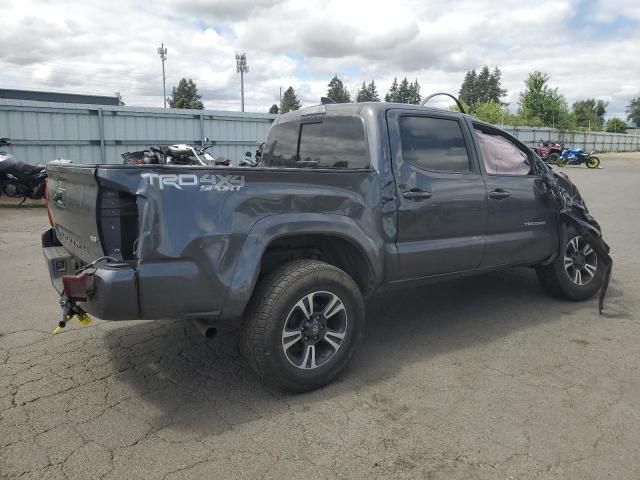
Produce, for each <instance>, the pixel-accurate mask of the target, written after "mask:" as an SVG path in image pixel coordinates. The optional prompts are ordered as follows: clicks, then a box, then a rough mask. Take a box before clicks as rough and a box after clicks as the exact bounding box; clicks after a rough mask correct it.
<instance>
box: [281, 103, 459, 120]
mask: <svg viewBox="0 0 640 480" xmlns="http://www.w3.org/2000/svg"><path fill="white" fill-rule="evenodd" d="M393 108H402V109H403V110H416V111H419V112H425V113H427V112H428V113H442V112H443V111H445V112H447V113H449V114H452V115H460V116H468V115H467V114H463V113H459V112H454V111H451V110H443V109H441V108H433V107H424V106H422V105H411V104H407V103H387V102H362V103H330V104H326V105H314V106H311V107H305V108H301V109H300V110H294V111H292V112H287V113H285V114H283V115H281V116H280V117H278V118H277V119H276V120H275V122H274V124H277V123H285V122H289V121H293V120H297V119H299V118H300V117H303V116H307V115H315V114H328V115H331V114H335V115H365V114H367V113H370V114H375V113H379V112H380V111H387V110H390V109H393Z"/></svg>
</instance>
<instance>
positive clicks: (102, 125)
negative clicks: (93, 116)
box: [98, 108, 107, 163]
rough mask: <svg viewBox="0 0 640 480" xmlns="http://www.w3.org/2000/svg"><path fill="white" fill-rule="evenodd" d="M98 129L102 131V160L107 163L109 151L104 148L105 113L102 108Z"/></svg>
mask: <svg viewBox="0 0 640 480" xmlns="http://www.w3.org/2000/svg"><path fill="white" fill-rule="evenodd" d="M98 130H99V132H100V161H101V162H102V163H107V152H106V151H105V148H104V113H103V112H102V109H101V108H99V109H98Z"/></svg>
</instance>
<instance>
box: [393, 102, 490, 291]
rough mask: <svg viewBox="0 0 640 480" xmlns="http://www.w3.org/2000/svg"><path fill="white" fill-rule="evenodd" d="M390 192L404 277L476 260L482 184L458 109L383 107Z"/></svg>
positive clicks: (483, 225) (483, 212) (399, 276)
mask: <svg viewBox="0 0 640 480" xmlns="http://www.w3.org/2000/svg"><path fill="white" fill-rule="evenodd" d="M387 122H388V126H389V137H390V143H391V152H392V160H393V171H394V175H395V179H396V186H397V198H398V237H397V242H396V244H397V249H398V263H399V265H398V271H397V272H395V273H394V274H393V276H395V278H394V280H411V279H418V278H423V277H428V276H432V275H440V274H445V273H454V272H459V271H465V270H471V269H474V268H477V267H478V266H479V265H480V263H481V261H482V255H483V250H484V244H485V237H486V229H487V198H486V197H487V192H486V188H485V184H484V180H483V178H482V175H481V174H480V170H479V167H478V163H477V159H476V157H475V153H474V149H473V148H472V139H471V132H470V131H469V129H468V125H467V124H466V122H465V121H464V119H463V117H461V116H460V115H452V114H448V113H446V112H443V113H442V114H439V113H438V114H435V113H434V114H431V113H429V114H423V113H422V112H420V111H415V110H413V111H412V110H406V111H403V110H390V111H389V112H387Z"/></svg>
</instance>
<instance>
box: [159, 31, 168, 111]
mask: <svg viewBox="0 0 640 480" xmlns="http://www.w3.org/2000/svg"><path fill="white" fill-rule="evenodd" d="M158 55H160V59H161V60H162V99H163V100H164V108H167V85H166V77H165V74H164V61H165V60H166V59H167V49H166V48H164V43H163V44H162V45H161V46H159V47H158Z"/></svg>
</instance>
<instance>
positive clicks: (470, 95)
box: [458, 70, 478, 105]
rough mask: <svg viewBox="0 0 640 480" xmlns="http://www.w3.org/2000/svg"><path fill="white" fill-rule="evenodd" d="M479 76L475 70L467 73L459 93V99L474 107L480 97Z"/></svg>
mask: <svg viewBox="0 0 640 480" xmlns="http://www.w3.org/2000/svg"><path fill="white" fill-rule="evenodd" d="M477 79H478V76H477V75H476V71H475V70H469V71H467V73H466V75H465V76H464V80H463V81H462V85H461V86H460V90H459V91H458V99H459V100H460V101H461V102H464V103H466V104H467V105H474V104H475V103H476V102H477V101H478V95H477V93H476V84H477Z"/></svg>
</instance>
